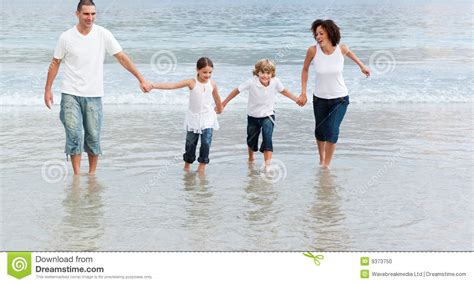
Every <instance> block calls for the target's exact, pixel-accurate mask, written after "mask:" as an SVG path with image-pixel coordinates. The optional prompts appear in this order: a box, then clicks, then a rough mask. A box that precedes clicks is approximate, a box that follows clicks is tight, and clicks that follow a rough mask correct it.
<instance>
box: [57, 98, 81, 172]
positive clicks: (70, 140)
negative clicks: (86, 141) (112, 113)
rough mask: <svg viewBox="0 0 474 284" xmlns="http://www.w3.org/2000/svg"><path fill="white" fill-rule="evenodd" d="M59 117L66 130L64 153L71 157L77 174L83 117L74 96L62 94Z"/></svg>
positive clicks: (79, 164) (79, 162)
mask: <svg viewBox="0 0 474 284" xmlns="http://www.w3.org/2000/svg"><path fill="white" fill-rule="evenodd" d="M59 118H60V120H61V122H62V123H63V125H64V130H65V132H66V147H65V153H66V155H69V156H70V157H71V163H72V169H73V171H74V175H78V174H80V168H81V153H82V123H83V122H82V120H83V117H82V113H81V107H80V104H79V101H78V98H77V97H76V96H73V95H68V94H62V96H61V110H60V112H59Z"/></svg>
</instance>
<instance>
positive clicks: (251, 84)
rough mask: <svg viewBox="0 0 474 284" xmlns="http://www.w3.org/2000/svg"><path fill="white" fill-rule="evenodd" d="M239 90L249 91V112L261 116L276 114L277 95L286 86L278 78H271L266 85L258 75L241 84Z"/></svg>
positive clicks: (253, 115)
mask: <svg viewBox="0 0 474 284" xmlns="http://www.w3.org/2000/svg"><path fill="white" fill-rule="evenodd" d="M238 89H239V92H243V91H247V90H248V91H249V100H248V104H247V112H248V115H249V116H252V117H256V118H261V117H267V116H269V115H272V114H274V113H275V112H274V111H273V109H274V107H275V95H276V93H277V92H278V93H280V92H282V91H283V90H284V89H285V87H284V86H283V84H282V83H281V81H280V80H279V79H278V78H271V79H270V84H269V85H268V86H267V87H265V86H264V85H262V83H260V80H259V79H258V77H257V76H254V77H253V78H252V79H250V80H248V81H246V82H244V83H242V84H240V86H239V88H238Z"/></svg>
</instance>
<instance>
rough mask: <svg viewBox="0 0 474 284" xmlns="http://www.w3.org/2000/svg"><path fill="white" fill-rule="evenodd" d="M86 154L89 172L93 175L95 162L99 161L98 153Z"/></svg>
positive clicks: (95, 167) (95, 166)
mask: <svg viewBox="0 0 474 284" xmlns="http://www.w3.org/2000/svg"><path fill="white" fill-rule="evenodd" d="M87 156H88V158H89V174H90V175H94V174H95V171H96V169H97V163H98V162H99V155H92V154H90V153H87Z"/></svg>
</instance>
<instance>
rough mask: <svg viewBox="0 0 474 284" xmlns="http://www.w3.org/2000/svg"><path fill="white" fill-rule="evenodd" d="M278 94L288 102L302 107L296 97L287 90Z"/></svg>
mask: <svg viewBox="0 0 474 284" xmlns="http://www.w3.org/2000/svg"><path fill="white" fill-rule="evenodd" d="M280 94H282V95H284V96H285V97H287V98H289V99H290V100H292V101H294V102H295V103H297V104H298V105H299V106H303V105H302V103H301V102H300V101H299V100H298V97H297V96H295V95H293V94H292V93H291V92H290V91H288V90H287V89H284V90H283V91H281V92H280Z"/></svg>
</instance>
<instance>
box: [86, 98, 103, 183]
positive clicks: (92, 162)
mask: <svg viewBox="0 0 474 284" xmlns="http://www.w3.org/2000/svg"><path fill="white" fill-rule="evenodd" d="M81 102H82V104H81V108H82V113H83V117H84V132H85V134H84V150H85V151H86V152H87V156H88V159H89V174H91V175H93V174H95V171H96V169H97V163H98V161H99V155H100V154H101V153H102V150H101V148H100V133H101V130H102V119H103V113H102V98H101V97H95V98H81Z"/></svg>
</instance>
